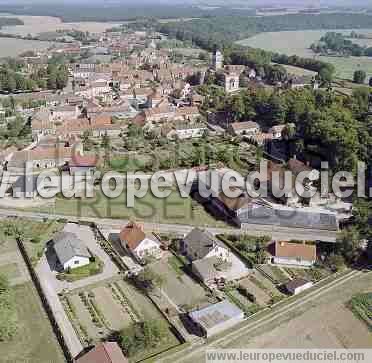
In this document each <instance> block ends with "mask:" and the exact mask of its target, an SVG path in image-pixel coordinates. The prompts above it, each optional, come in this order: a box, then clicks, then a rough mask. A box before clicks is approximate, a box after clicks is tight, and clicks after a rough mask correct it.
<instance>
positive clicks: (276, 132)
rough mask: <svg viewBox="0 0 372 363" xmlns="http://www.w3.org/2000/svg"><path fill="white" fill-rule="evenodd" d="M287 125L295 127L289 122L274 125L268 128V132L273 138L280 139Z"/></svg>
mask: <svg viewBox="0 0 372 363" xmlns="http://www.w3.org/2000/svg"><path fill="white" fill-rule="evenodd" d="M287 127H291V128H292V127H293V128H294V129H296V125H295V124H293V123H291V124H288V125H275V126H273V127H271V128H270V129H269V133H270V134H271V135H272V139H273V140H281V139H282V138H283V131H285V130H286V128H287Z"/></svg>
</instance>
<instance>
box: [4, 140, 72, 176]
mask: <svg viewBox="0 0 372 363" xmlns="http://www.w3.org/2000/svg"><path fill="white" fill-rule="evenodd" d="M72 155H73V148H72V147H64V146H61V145H55V146H52V147H36V148H34V149H32V150H22V151H16V152H14V153H13V155H12V157H11V158H10V159H9V161H8V162H7V165H6V168H7V170H9V171H13V172H17V171H24V167H25V164H26V163H27V162H28V163H30V164H32V167H33V168H35V169H46V168H55V167H58V166H61V165H63V164H65V163H66V162H68V161H70V160H71V158H72Z"/></svg>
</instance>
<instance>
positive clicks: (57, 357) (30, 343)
mask: <svg viewBox="0 0 372 363" xmlns="http://www.w3.org/2000/svg"><path fill="white" fill-rule="evenodd" d="M14 292H15V299H16V301H17V305H16V308H17V313H18V318H19V327H18V333H17V334H16V336H15V337H14V339H13V340H12V341H10V342H0V357H1V358H0V361H1V362H38V363H50V362H53V363H63V362H65V359H64V357H63V354H62V351H61V350H60V347H59V345H58V342H57V340H56V338H55V336H54V333H53V330H52V327H51V325H50V322H49V320H48V318H47V316H46V314H45V312H44V310H43V307H42V305H41V302H40V299H39V296H38V294H37V292H36V290H35V288H34V286H33V285H32V283H31V282H29V283H26V284H23V285H18V286H16V287H15V288H14Z"/></svg>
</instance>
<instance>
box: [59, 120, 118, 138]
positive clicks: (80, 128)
mask: <svg viewBox="0 0 372 363" xmlns="http://www.w3.org/2000/svg"><path fill="white" fill-rule="evenodd" d="M109 120H110V121H109ZM84 132H89V134H90V135H91V136H92V137H101V136H104V135H108V136H112V137H116V136H119V135H120V134H121V133H122V129H121V127H120V125H115V124H112V123H111V119H110V118H109V117H108V118H107V117H103V116H101V117H92V118H89V119H86V118H81V119H76V120H67V121H65V122H64V123H63V125H61V126H58V127H57V128H56V135H58V136H60V137H63V138H72V137H81V136H82V135H83V134H84Z"/></svg>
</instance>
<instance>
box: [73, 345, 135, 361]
mask: <svg viewBox="0 0 372 363" xmlns="http://www.w3.org/2000/svg"><path fill="white" fill-rule="evenodd" d="M74 362H75V363H128V359H127V358H126V357H125V356H124V354H123V352H122V351H121V349H120V347H119V346H118V344H117V343H114V342H104V343H100V344H98V345H96V346H95V347H94V348H93V349H92V350H90V351H89V352H88V353H85V354H84V355H83V356H81V357H80V358H76V359H75V360H74Z"/></svg>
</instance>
